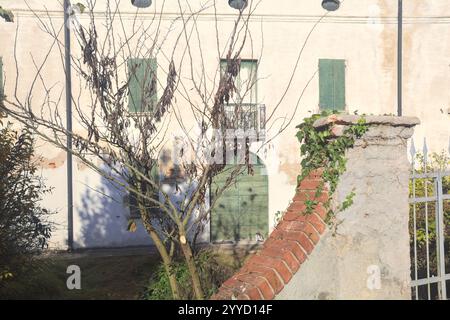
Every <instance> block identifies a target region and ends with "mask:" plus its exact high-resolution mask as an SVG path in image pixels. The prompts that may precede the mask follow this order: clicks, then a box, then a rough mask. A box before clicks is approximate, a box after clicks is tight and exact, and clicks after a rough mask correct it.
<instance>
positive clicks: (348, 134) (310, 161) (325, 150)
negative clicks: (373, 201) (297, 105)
mask: <svg viewBox="0 0 450 320" xmlns="http://www.w3.org/2000/svg"><path fill="white" fill-rule="evenodd" d="M338 113H339V112H338V111H324V112H322V113H320V114H314V115H312V116H310V117H308V118H305V119H304V122H303V123H302V124H300V125H298V126H297V129H298V132H297V139H298V141H299V142H300V143H301V147H300V155H301V158H302V161H301V166H302V171H301V174H300V175H299V176H298V178H297V183H298V184H300V183H301V181H302V180H303V179H305V178H306V177H307V176H308V175H309V174H310V173H311V172H312V171H313V170H316V169H323V174H322V182H321V183H320V185H319V187H318V188H317V189H316V193H315V197H316V198H317V197H318V196H319V195H320V194H321V193H322V191H323V190H324V187H325V185H328V188H329V198H328V200H327V201H326V202H325V203H324V206H325V209H326V210H327V218H326V221H327V222H328V223H329V222H330V221H331V218H332V217H333V216H334V215H335V212H333V209H332V206H331V197H332V195H333V194H334V192H335V191H336V187H337V184H338V182H339V177H340V176H341V175H342V174H343V173H344V172H345V170H346V163H347V159H346V157H345V152H346V150H347V149H349V148H352V147H353V146H354V144H355V141H356V139H358V138H360V137H362V136H363V135H364V133H366V132H367V130H368V126H367V123H366V120H365V118H364V116H361V118H360V119H359V120H358V122H357V123H356V124H352V125H350V126H348V128H347V129H346V130H345V131H344V132H343V134H342V135H341V136H339V137H336V136H334V135H333V134H332V132H331V125H328V126H324V127H323V128H320V129H317V128H314V122H315V121H316V120H318V119H319V118H322V117H327V116H330V115H333V114H338ZM354 196H355V193H354V191H352V192H351V193H350V194H349V195H348V196H347V197H346V198H345V201H344V203H343V204H342V205H340V206H338V210H345V209H347V208H348V207H349V206H351V205H352V204H353V197H354ZM317 205H318V202H317V201H312V200H307V205H306V209H305V212H303V214H310V213H311V212H312V211H313V210H314V209H315V208H316V206H317Z"/></svg>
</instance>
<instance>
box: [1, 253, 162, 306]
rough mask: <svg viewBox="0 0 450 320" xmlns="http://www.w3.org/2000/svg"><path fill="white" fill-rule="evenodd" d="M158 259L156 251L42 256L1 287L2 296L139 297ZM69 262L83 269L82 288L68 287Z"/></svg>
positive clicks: (122, 298)
mask: <svg viewBox="0 0 450 320" xmlns="http://www.w3.org/2000/svg"><path fill="white" fill-rule="evenodd" d="M158 263H159V258H158V257H157V256H155V255H148V256H142V255H141V256H112V257H82V258H76V259H72V258H68V259H58V258H53V259H40V260H39V261H37V262H36V263H35V265H34V267H33V269H32V270H29V271H28V272H27V274H26V275H23V276H21V277H18V278H17V279H12V280H10V281H8V283H7V284H6V286H5V287H3V288H0V298H3V299H64V300H66V299H67V300H70V299H83V300H85V299H86V300H93V299H117V300H130V299H139V298H140V295H141V294H142V292H143V290H144V288H145V286H146V285H147V284H148V279H149V278H150V277H151V276H152V274H153V272H154V271H155V270H156V268H157V266H158ZM69 265H78V266H79V267H80V269H81V290H69V289H67V286H66V280H67V277H68V276H69V274H67V273H66V270H67V267H68V266H69Z"/></svg>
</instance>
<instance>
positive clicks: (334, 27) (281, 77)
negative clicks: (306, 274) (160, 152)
mask: <svg viewBox="0 0 450 320" xmlns="http://www.w3.org/2000/svg"><path fill="white" fill-rule="evenodd" d="M256 2H258V6H257V8H256V9H255V11H254V15H253V17H252V18H251V19H250V21H249V28H250V32H251V34H252V41H251V42H250V41H249V42H248V46H246V47H245V48H244V51H243V53H242V58H245V59H251V58H254V59H258V60H260V64H259V67H258V78H259V79H260V80H259V82H258V103H263V104H265V105H266V108H267V114H268V115H269V114H271V113H272V112H274V111H275V108H276V107H277V110H276V112H275V113H274V115H273V117H272V123H270V124H269V125H268V127H270V125H271V124H273V126H272V127H271V128H272V130H271V131H270V130H269V131H268V132H267V138H268V139H271V138H272V137H274V136H276V137H275V138H274V139H273V140H272V141H271V143H270V144H269V145H268V146H267V148H265V150H261V153H260V156H261V159H262V160H263V161H264V163H265V165H266V167H267V173H268V175H269V224H270V225H269V229H270V230H272V229H273V227H274V220H275V219H274V215H275V213H276V212H277V211H281V210H284V209H285V208H286V206H287V205H288V203H289V201H290V200H291V199H292V197H293V195H294V187H295V183H296V176H297V174H298V171H299V170H300V164H299V158H298V153H299V145H298V143H297V140H296V139H295V133H296V129H295V126H296V125H298V124H299V123H301V121H302V120H303V118H304V117H306V116H309V115H310V113H311V112H317V111H318V110H319V108H318V103H319V79H318V75H317V66H318V60H319V59H320V58H330V59H344V60H345V61H346V111H347V112H348V113H353V112H354V111H356V110H358V111H359V113H366V114H393V113H395V112H396V101H397V97H396V93H397V90H396V74H397V64H396V52H397V46H396V44H397V34H396V29H397V25H396V19H397V17H396V15H397V7H396V4H397V3H396V1H390V0H358V1H345V2H343V3H342V5H341V7H340V9H339V10H338V11H336V12H333V13H328V14H327V15H326V16H325V17H322V16H323V15H324V14H325V11H324V10H323V8H322V7H321V5H320V2H321V1H319V0H317V1H302V2H301V4H300V1H298V0H283V1H267V0H266V1H254V3H256ZM431 2H432V3H431ZM182 3H183V5H185V4H184V1H182ZM201 3H203V2H202V1H189V4H190V5H191V6H192V9H193V10H194V11H195V10H196V9H198V7H199V6H200V5H201ZM105 4H106V0H98V1H97V6H96V11H95V14H96V19H97V21H99V22H100V21H101V23H103V21H104V19H105V17H104V12H105ZM28 5H29V6H30V7H31V8H32V9H33V10H35V13H36V15H37V17H39V19H43V20H44V21H46V23H48V16H50V17H51V18H52V20H53V23H54V25H55V28H56V29H58V30H59V28H60V27H61V25H62V23H63V19H62V18H63V16H62V8H61V2H60V1H48V0H30V1H27V3H25V2H24V1H16V0H3V1H2V6H3V7H5V8H8V9H11V10H13V11H14V14H15V17H16V22H15V23H0V43H1V45H0V56H1V57H2V59H3V63H4V73H5V77H4V79H5V92H6V95H7V96H8V97H14V89H15V79H16V64H15V61H14V60H15V59H14V57H15V56H16V57H17V59H18V61H19V63H18V66H17V67H18V71H19V73H20V76H19V81H18V86H17V91H18V96H19V99H25V97H26V94H27V93H28V90H29V88H30V85H31V83H32V82H33V79H34V77H35V73H36V67H35V63H36V65H40V64H41V63H42V62H43V61H44V60H45V57H46V54H47V52H48V50H49V49H50V48H51V47H52V44H53V41H52V39H51V37H49V36H48V35H46V34H45V32H43V31H42V29H41V28H40V27H39V23H38V19H37V17H36V16H35V15H34V13H33V12H31V11H30V9H29V8H28ZM120 5H121V14H122V15H123V18H124V20H123V22H124V28H125V29H127V30H128V31H130V30H131V28H132V25H133V17H134V15H135V13H136V10H135V8H134V7H133V6H132V5H131V2H130V1H129V0H123V1H121V4H120ZM161 6H162V2H161V1H159V2H155V1H154V2H153V5H152V6H151V7H150V8H148V9H145V10H140V11H139V17H138V20H139V23H141V22H143V23H146V24H150V23H151V19H152V18H153V17H154V14H155V13H157V15H159V12H160V11H161ZM45 8H47V9H48V12H46V10H45ZM404 11H405V12H404V20H405V25H404V96H403V98H404V115H408V116H417V117H419V118H420V119H421V120H422V123H421V125H420V126H418V127H417V128H416V130H415V141H416V145H420V143H419V144H417V142H419V141H422V140H423V137H427V138H428V146H429V150H430V151H439V150H441V149H442V148H446V147H447V145H448V136H449V134H450V115H449V113H448V112H449V109H450V93H449V92H450V91H449V90H448V88H449V87H450V72H449V66H450V60H449V59H450V58H449V57H450V41H448V39H449V38H450V28H448V24H449V23H450V19H449V18H448V17H445V16H443V14H442V13H443V12H449V11H450V1H448V0H435V1H423V0H410V1H408V2H405V3H404ZM178 12H179V8H178V2H177V1H166V2H165V13H164V14H163V21H162V28H163V29H164V30H167V29H168V28H169V26H170V25H171V24H172V20H173V19H174V18H175V17H176V16H177V13H178ZM214 17H215V13H214V10H213V8H210V9H209V10H206V11H205V12H202V13H201V14H200V15H199V16H198V19H196V23H197V26H198V32H199V35H200V37H201V44H202V46H203V49H204V50H203V54H204V59H205V61H204V67H205V68H206V70H207V72H208V74H209V76H208V78H211V79H212V78H214V74H215V72H216V71H217V61H218V59H219V58H221V57H219V56H218V54H217V51H218V50H216V49H217V48H216V43H217V42H216V33H215V32H211V30H212V29H211V26H212V25H213V24H214ZM235 17H236V11H235V10H233V9H231V8H230V7H229V6H228V3H227V1H226V0H222V1H217V19H218V38H219V39H220V41H219V42H220V46H221V50H219V51H223V50H222V49H223V48H224V47H225V46H226V42H227V40H228V37H229V34H230V30H231V29H232V28H233V26H234V23H233V21H234V19H235ZM79 18H80V21H81V23H87V22H88V17H87V15H86V14H84V15H81V16H80V17H79ZM319 19H322V20H320V23H319V24H317V26H315V25H316V23H317V22H318V21H319ZM102 20H103V21H102ZM180 21H181V19H179V23H175V24H174V25H173V28H174V31H173V34H172V37H168V39H167V40H164V41H162V40H161V44H163V42H164V45H162V47H161V54H160V56H159V57H158V61H160V63H161V68H160V69H161V72H160V73H159V74H160V75H161V76H162V78H163V79H164V78H165V77H166V74H165V71H164V70H166V69H167V63H166V61H165V58H164V57H163V53H165V54H166V55H167V53H171V52H172V49H173V44H174V42H175V41H176V38H177V36H178V32H179V31H180V30H181V25H180V23H181V22H180ZM154 25H157V24H154ZM313 28H314V31H313V32H312V33H311V35H310V36H309V38H308V35H309V33H310V32H311V30H312V29H313ZM16 31H17V32H18V37H17V41H18V43H17V45H16V46H15V45H14V41H15V36H16ZM182 38H183V37H182ZM307 38H308V39H309V40H308V43H307V44H306V46H305V48H304V50H303V51H302V55H301V59H300V62H299V68H298V69H297V72H296V73H295V75H294V76H293V77H292V83H291V86H290V90H288V92H287V93H286V95H285V96H284V99H283V101H281V104H280V105H279V106H278V103H279V102H280V98H281V97H282V96H283V95H284V93H285V89H286V86H287V84H288V83H289V82H290V79H291V75H292V70H293V69H294V66H295V63H296V61H297V59H298V55H299V52H300V50H301V48H302V46H303V45H304V42H305V40H306V39H307ZM60 40H61V41H62V40H63V37H62V33H61V39H60ZM180 43H181V44H180V46H179V50H177V52H176V58H175V61H176V62H177V63H178V62H179V61H181V59H180V56H181V55H182V54H184V51H185V47H184V45H183V41H181V42H180ZM72 50H73V52H74V53H75V54H79V52H77V50H78V44H77V40H76V39H75V37H72ZM14 51H15V52H14ZM169 55H170V54H169ZM222 58H223V57H222ZM33 59H34V60H35V61H34V62H33ZM193 59H198V60H195V61H194V63H193V64H194V65H195V66H198V68H200V66H202V63H200V55H199V54H196V55H194V57H193ZM280 61H281V62H282V63H280ZM185 66H186V67H185V69H184V70H183V76H184V77H190V64H185ZM62 70H63V66H62V60H61V59H60V55H59V50H58V49H57V47H53V50H52V51H51V53H50V55H49V57H48V62H47V63H46V64H45V66H44V68H43V69H42V77H43V79H44V80H45V82H46V83H47V86H48V87H50V86H52V87H54V90H55V94H54V95H53V97H52V100H55V103H58V108H59V110H60V114H61V116H62V121H65V119H64V110H65V105H64V101H63V100H64V99H62V101H58V97H59V95H60V93H63V91H64V72H62ZM158 72H159V71H158ZM195 72H199V69H196V70H195ZM74 78H75V76H74ZM75 80H76V79H75ZM75 80H74V81H73V86H74V88H73V92H74V95H75V96H77V97H78V96H80V99H81V100H82V101H83V105H86V106H88V105H89V103H86V101H89V98H87V99H86V96H87V95H86V94H84V93H83V91H82V88H80V83H79V81H75ZM303 89H305V90H304V91H303ZM45 91H46V90H44V88H43V87H42V85H41V83H40V82H39V81H38V82H37V83H36V84H35V92H34V94H33V101H34V102H33V105H35V106H37V107H39V105H40V104H41V103H42V101H43V100H44V98H45ZM177 100H178V101H183V100H184V99H183V98H181V97H178V99H177ZM178 109H179V110H180V112H181V113H180V115H179V117H180V118H183V119H184V120H185V124H186V126H187V127H189V129H190V128H192V127H194V125H195V124H196V122H195V121H194V119H193V118H192V115H191V114H189V112H188V111H186V110H189V108H186V107H185V106H183V105H181V104H180V106H179V108H178ZM172 120H173V119H172ZM289 121H290V122H289ZM77 123H78V122H77V121H76V119H75V121H74V129H75V131H76V132H77V130H81V129H80V128H79V127H78V125H77ZM171 123H172V124H173V126H174V128H171V130H168V132H170V133H171V134H172V132H175V133H176V132H179V128H177V127H176V125H175V124H176V123H177V121H175V120H173V121H171ZM280 123H284V124H286V125H287V128H286V130H285V131H283V132H282V133H281V134H279V135H277V134H278V129H279V124H280ZM172 129H173V130H172ZM170 138H173V136H172V135H170ZM37 153H38V154H39V155H42V156H43V157H44V158H45V160H46V161H45V163H44V164H43V166H44V168H45V170H43V174H44V176H45V177H46V178H48V181H49V185H50V186H53V187H55V189H54V194H53V195H51V196H49V197H48V199H46V205H47V204H48V206H49V208H51V209H55V210H58V213H59V214H58V215H55V221H56V222H57V223H58V228H59V229H58V230H64V228H66V226H67V219H66V215H67V214H66V210H67V202H66V193H65V188H66V184H67V183H66V174H65V169H64V167H65V156H64V154H62V153H61V151H60V150H56V149H55V148H54V147H53V146H51V145H48V144H47V145H43V144H42V143H41V144H39V148H38V150H37ZM86 172H87V171H83V170H79V171H78V172H76V176H75V180H76V181H79V182H76V183H79V186H78V188H79V195H80V196H81V195H83V194H86V193H88V192H91V193H92V192H95V190H90V191H88V189H87V188H85V190H82V189H83V187H85V186H84V185H83V183H84V181H85V180H86V177H85V176H84V174H85V173H86ZM89 174H91V175H94V174H93V173H89ZM89 181H96V182H98V181H101V178H100V177H98V176H97V177H90V178H89ZM103 187H104V186H102V185H101V184H97V183H95V188H97V189H101V188H103ZM96 197H97V196H96ZM79 202H81V200H79ZM76 209H77V210H78V208H76ZM122 209H123V206H122V204H121V203H117V206H116V208H114V209H112V210H113V213H112V214H111V215H112V216H113V217H112V218H114V217H115V216H116V213H117V212H119V211H120V210H122ZM98 211H99V210H97V209H95V210H91V211H90V212H89V215H94V214H96V212H98ZM84 213H85V212H84V211H83V209H82V208H81V209H79V211H76V212H75V219H76V220H77V219H78V222H76V223H75V228H78V229H79V231H75V232H76V236H78V235H81V230H83V227H84V225H83V224H82V223H83V214H84ZM126 214H127V213H126V212H122V217H120V218H118V219H116V221H120V223H118V224H117V226H119V225H120V226H122V225H124V223H125V222H124V221H125V220H126V217H124V215H126ZM112 218H111V219H112ZM114 219H115V218H114ZM102 221H103V220H102ZM98 222H100V221H98ZM105 226H106V225H105ZM99 228H100V227H99ZM114 230H115V229H114ZM110 234H111V239H110V241H109V240H108V241H107V242H102V241H99V242H98V244H99V245H100V244H101V245H106V244H108V245H110V244H114V245H130V244H133V243H135V242H133V241H131V240H129V238H128V236H126V237H120V238H117V239H114V237H115V236H114V235H115V234H116V233H114V232H110ZM118 234H119V233H118ZM133 237H136V235H134V236H133ZM66 238H67V235H66V233H65V232H63V231H61V232H59V231H58V232H55V233H54V237H53V243H55V246H56V247H61V246H60V245H59V244H64V243H65V241H66ZM76 240H77V239H76ZM142 240H143V241H144V239H142ZM136 241H138V240H136ZM139 241H140V240H139ZM78 242H79V243H80V244H81V243H84V242H83V241H82V239H81V238H79V239H78ZM86 245H87V244H86ZM63 247H64V246H63Z"/></svg>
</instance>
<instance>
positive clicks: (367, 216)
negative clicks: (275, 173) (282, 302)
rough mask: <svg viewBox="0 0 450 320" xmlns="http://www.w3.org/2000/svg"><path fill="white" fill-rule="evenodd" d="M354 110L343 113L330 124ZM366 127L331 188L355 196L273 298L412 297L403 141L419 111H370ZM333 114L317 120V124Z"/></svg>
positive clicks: (339, 197) (338, 129)
mask: <svg viewBox="0 0 450 320" xmlns="http://www.w3.org/2000/svg"><path fill="white" fill-rule="evenodd" d="M357 119H358V117H356V116H342V117H338V118H335V119H332V121H335V122H336V123H338V125H336V126H335V130H334V132H335V133H336V134H338V135H339V133H340V132H342V130H343V129H344V128H345V126H343V125H345V124H347V123H351V122H353V121H356V120H357ZM367 119H368V122H369V123H371V124H370V129H369V131H368V132H367V133H366V134H365V135H364V136H363V138H362V139H360V140H358V141H357V143H356V146H355V147H354V148H353V149H350V150H349V151H348V152H347V155H346V156H347V159H348V162H347V171H346V172H345V173H344V174H343V175H342V177H341V178H340V182H339V184H338V188H337V191H336V193H335V197H334V198H333V200H335V202H336V203H342V201H344V199H345V197H346V196H347V195H348V194H350V193H351V192H352V191H353V192H355V194H356V195H355V197H354V203H353V205H351V206H350V208H348V209H347V210H345V211H342V212H340V213H338V214H337V218H336V221H335V223H336V227H335V228H331V229H334V230H331V229H328V230H327V231H326V233H325V234H324V235H323V236H322V237H321V240H320V242H319V243H318V244H317V245H316V247H315V249H314V251H313V253H312V254H311V255H310V256H309V258H308V259H307V260H306V262H304V263H303V264H302V266H301V268H300V270H299V271H298V272H297V273H296V274H295V275H294V277H293V278H292V280H291V281H290V282H289V283H288V284H287V285H286V286H285V288H284V290H283V291H281V293H280V294H279V295H278V296H277V299H410V297H411V292H410V256H409V231H408V219H409V215H408V212H409V206H408V174H409V166H408V160H407V156H406V155H407V150H406V141H407V139H408V138H409V137H410V136H411V135H412V134H413V128H412V127H413V126H414V125H416V124H418V119H416V118H394V117H368V118H367ZM329 121H330V120H329V119H328V120H326V121H324V120H322V121H321V120H319V121H318V122H316V125H317V126H318V127H320V126H321V125H323V124H325V123H327V122H329Z"/></svg>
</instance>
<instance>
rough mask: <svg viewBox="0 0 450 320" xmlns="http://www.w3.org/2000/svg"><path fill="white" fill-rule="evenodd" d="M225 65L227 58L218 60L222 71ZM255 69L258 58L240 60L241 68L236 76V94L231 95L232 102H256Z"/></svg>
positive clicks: (256, 68)
mask: <svg viewBox="0 0 450 320" xmlns="http://www.w3.org/2000/svg"><path fill="white" fill-rule="evenodd" d="M226 66H227V60H226V59H222V60H220V70H221V72H224V70H225V68H226ZM257 70H258V60H249V59H242V60H241V69H240V71H239V75H238V76H237V78H236V82H235V85H236V88H237V93H236V96H234V97H233V100H234V101H232V103H240V104H256V103H257V93H258V90H257Z"/></svg>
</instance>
